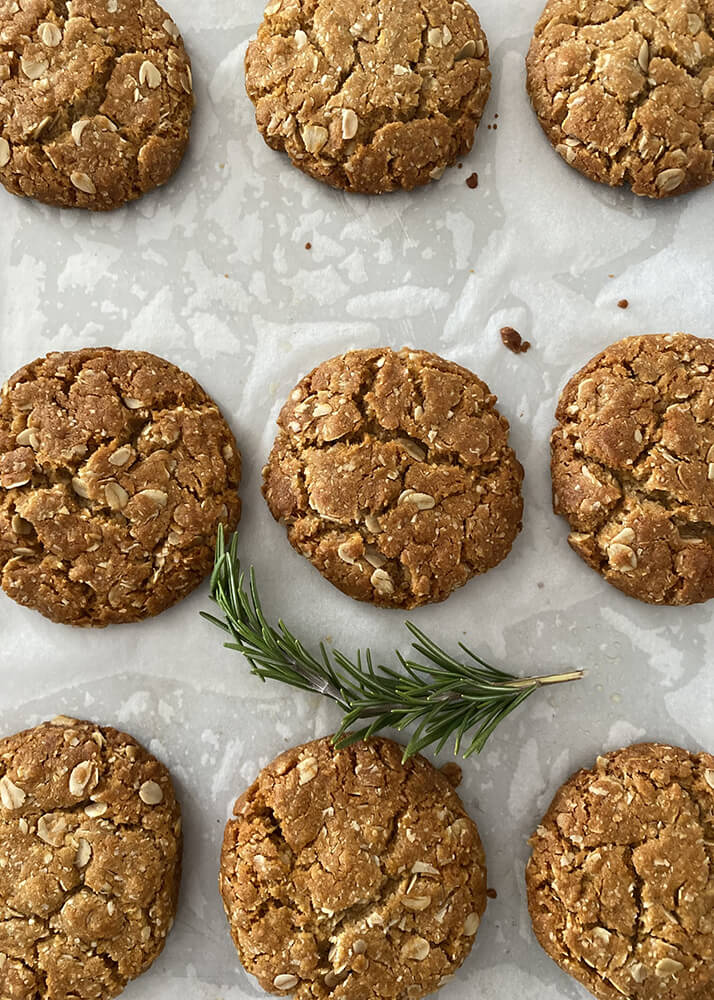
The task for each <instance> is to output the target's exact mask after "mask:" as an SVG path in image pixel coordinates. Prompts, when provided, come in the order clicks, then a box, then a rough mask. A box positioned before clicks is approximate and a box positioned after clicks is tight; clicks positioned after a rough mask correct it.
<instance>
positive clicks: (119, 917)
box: [0, 716, 181, 1000]
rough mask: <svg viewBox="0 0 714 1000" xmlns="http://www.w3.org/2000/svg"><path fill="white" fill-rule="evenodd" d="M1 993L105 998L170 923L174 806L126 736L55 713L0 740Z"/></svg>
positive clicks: (163, 775)
mask: <svg viewBox="0 0 714 1000" xmlns="http://www.w3.org/2000/svg"><path fill="white" fill-rule="evenodd" d="M0 856H2V859H3V864H2V867H0V994H2V996H3V997H9V998H12V1000H64V998H70V997H72V998H76V1000H109V998H111V997H115V996H117V995H118V994H119V993H121V991H122V990H123V989H124V987H125V986H126V984H127V983H128V982H129V980H130V979H134V978H135V977H136V976H138V975H140V974H141V973H142V972H145V971H146V969H148V967H149V966H150V965H151V963H152V962H153V961H154V959H155V958H156V957H157V955H159V953H160V952H161V951H162V949H163V947H164V943H165V940H166V935H167V934H168V932H169V930H170V929H171V926H172V924H173V919H174V914H175V912H176V901H177V897H178V889H179V881H180V876H181V815H180V810H179V806H178V803H177V802H176V799H175V797H174V791H173V787H172V784H171V778H170V776H169V773H168V771H167V770H166V768H165V767H164V766H163V764H160V763H159V762H158V761H157V760H156V759H155V758H154V757H152V756H151V755H150V754H148V753H147V751H146V750H145V749H144V748H143V747H141V746H140V745H139V744H138V743H137V742H136V741H135V740H134V739H133V738H132V737H131V736H127V735H126V734H125V733H120V732H117V730H115V729H111V728H105V727H102V726H97V725H95V724H94V723H90V722H78V721H77V720H75V719H68V718H65V717H63V716H58V717H57V718H56V719H53V720H52V721H51V722H46V723H43V724H42V725H40V726H38V727H36V728H35V729H29V730H26V731H25V732H22V733H18V734H17V735H15V736H8V737H6V738H5V739H2V740H0Z"/></svg>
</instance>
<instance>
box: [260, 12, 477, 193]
mask: <svg viewBox="0 0 714 1000" xmlns="http://www.w3.org/2000/svg"><path fill="white" fill-rule="evenodd" d="M488 65H489V62H488V45H487V42H486V36H485V35H484V33H483V30H482V29H481V25H480V23H479V19H478V17H477V15H476V13H475V12H474V11H473V10H472V8H471V7H470V6H469V5H468V4H467V3H465V2H463V3H462V2H460V0H389V2H387V0H367V2H366V3H365V2H363V0H270V2H269V3H268V5H267V7H266V8H265V19H264V20H263V23H262V24H261V26H260V28H259V30H258V37H257V40H255V41H253V42H252V43H251V44H250V46H249V47H248V51H247V54H246V87H247V90H248V95H249V97H250V99H251V100H252V101H253V103H254V104H255V107H256V121H257V124H258V129H259V130H260V132H261V134H262V135H263V138H264V139H265V141H266V142H267V144H268V145H269V146H271V147H272V148H273V149H278V150H284V151H285V152H286V153H287V154H288V156H289V157H290V159H291V160H292V162H293V163H294V164H295V166H297V167H299V168H300V169H301V170H304V171H305V173H308V174H311V175H312V176H313V177H315V178H317V179H318V180H320V181H325V182H326V183H327V184H331V185H333V187H338V188H344V189H345V190H347V191H356V192H362V193H365V194H380V193H382V192H384V191H393V190H394V189H396V188H405V189H406V190H411V189H412V188H414V187H416V186H417V185H420V184H427V183H428V182H429V181H431V180H435V179H438V178H439V177H441V175H442V174H443V172H444V170H445V168H446V167H447V166H449V165H450V164H451V163H453V162H454V160H456V159H457V158H458V157H459V156H463V155H464V154H465V153H467V152H468V150H469V149H471V145H472V143H473V138H474V132H475V130H476V128H477V127H478V124H479V121H480V120H481V115H482V113H483V109H484V106H485V104H486V101H487V99H488V95H489V90H490V87H491V74H490V72H489V69H488Z"/></svg>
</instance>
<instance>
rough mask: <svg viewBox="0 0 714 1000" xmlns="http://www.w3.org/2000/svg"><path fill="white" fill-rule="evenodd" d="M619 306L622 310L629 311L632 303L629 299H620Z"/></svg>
mask: <svg viewBox="0 0 714 1000" xmlns="http://www.w3.org/2000/svg"><path fill="white" fill-rule="evenodd" d="M617 304H618V306H619V307H620V309H627V307H628V306H629V304H630V303H629V302H628V301H627V299H620V301H619V302H618V303H617Z"/></svg>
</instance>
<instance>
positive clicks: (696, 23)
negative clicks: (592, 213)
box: [527, 0, 714, 198]
mask: <svg viewBox="0 0 714 1000" xmlns="http://www.w3.org/2000/svg"><path fill="white" fill-rule="evenodd" d="M527 68H528V92H529V94H530V97H531V101H532V102H533V107H534V108H535V111H536V113H537V115H538V119H539V121H540V123H541V125H542V127H543V129H544V130H545V132H546V134H547V136H548V138H549V139H550V141H551V142H552V143H553V145H554V146H555V148H556V150H557V151H558V153H560V155H561V156H562V157H563V158H564V159H565V160H566V162H567V163H569V164H570V165H571V166H573V167H575V168H576V169H577V170H579V171H580V172H581V173H583V174H585V175H586V176H587V177H590V178H591V179H592V180H596V181H600V182H602V183H604V184H610V185H619V184H623V183H628V184H630V185H631V186H632V190H633V191H634V193H635V194H639V195H647V196H649V197H650V198H665V197H667V196H669V195H675V194H683V193H684V192H686V191H691V190H692V189H693V188H698V187H703V186H704V185H706V184H709V183H710V182H711V181H712V179H713V178H714V3H713V2H712V0H550V2H549V3H548V4H547V6H546V8H545V10H544V12H543V14H542V16H541V18H540V20H539V21H538V24H537V25H536V29H535V35H534V37H533V41H532V42H531V47H530V51H529V53H528V58H527Z"/></svg>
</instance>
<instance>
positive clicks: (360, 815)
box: [220, 738, 486, 1000]
mask: <svg viewBox="0 0 714 1000" xmlns="http://www.w3.org/2000/svg"><path fill="white" fill-rule="evenodd" d="M403 749H404V748H403V747H400V746H398V745H397V744H396V743H392V742H390V741H389V740H383V739H375V740H373V741H371V742H370V743H357V744H355V745H354V746H352V747H349V748H347V749H345V750H339V751H336V750H335V748H334V746H333V744H332V741H331V740H330V739H329V738H328V739H321V740H315V741H314V742H312V743H306V744H305V745H304V746H301V747H295V748H294V749H292V750H288V751H287V752H286V753H283V754H281V756H280V757H278V758H277V759H276V760H274V761H273V763H272V764H269V765H268V767H266V768H265V769H264V770H263V771H262V772H261V773H260V775H259V776H258V778H257V780H256V781H255V782H254V783H253V785H251V787H250V788H249V789H248V790H247V791H246V792H245V793H244V794H243V795H242V796H241V797H240V798H239V799H238V801H237V802H236V805H235V809H234V817H235V818H233V819H231V820H229V822H228V825H227V826H226V832H225V838H224V841H223V851H222V854H221V873H220V890H221V894H222V896H223V903H224V905H225V909H226V915H227V917H228V922H229V924H230V929H231V934H232V936H233V940H234V942H235V945H236V948H237V949H238V953H239V955H240V959H241V961H242V963H243V965H244V966H245V968H246V969H247V971H248V972H250V973H251V974H252V975H254V976H256V978H257V979H258V981H259V983H260V985H261V986H262V987H263V989H265V990H267V991H268V992H270V993H276V994H279V995H281V996H284V995H287V994H293V995H294V996H295V998H296V1000H326V998H328V997H329V998H335V1000H373V998H378V997H385V998H386V997H389V998H391V1000H407V998H408V1000H418V998H419V997H423V996H425V995H426V994H427V993H431V992H432V991H433V990H435V989H437V988H438V987H439V986H440V985H442V983H443V982H444V981H445V979H446V978H448V977H449V976H450V975H451V974H452V973H453V972H455V971H456V969H458V967H459V966H460V965H461V963H462V962H463V961H464V959H465V958H466V956H467V955H468V954H469V952H470V950H471V946H472V945H473V942H474V936H475V934H476V932H477V930H478V927H479V923H480V921H481V917H482V916H483V913H484V910H485V909H486V869H485V860H484V853H483V848H482V846H481V841H480V839H479V835H478V830H477V829H476V825H475V824H474V823H473V822H472V820H471V819H469V817H468V816H467V814H466V813H465V811H464V808H463V805H462V804H461V801H460V799H459V797H458V796H457V794H456V792H455V791H454V790H453V788H452V786H451V785H450V784H449V782H448V780H447V779H446V778H445V777H444V775H443V774H441V773H440V772H439V771H437V770H435V769H434V768H433V767H432V766H431V764H429V762H428V761H426V760H425V759H424V758H423V757H413V758H411V759H410V760H408V761H407V762H406V763H402V752H403Z"/></svg>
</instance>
